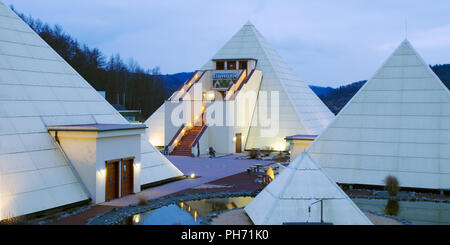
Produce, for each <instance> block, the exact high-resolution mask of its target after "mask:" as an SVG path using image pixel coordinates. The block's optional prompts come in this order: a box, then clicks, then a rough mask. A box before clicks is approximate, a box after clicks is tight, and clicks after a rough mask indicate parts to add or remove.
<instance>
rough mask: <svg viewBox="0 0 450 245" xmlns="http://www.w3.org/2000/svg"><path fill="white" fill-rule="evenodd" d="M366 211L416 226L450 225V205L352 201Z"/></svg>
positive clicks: (373, 200)
mask: <svg viewBox="0 0 450 245" xmlns="http://www.w3.org/2000/svg"><path fill="white" fill-rule="evenodd" d="M352 200H353V202H355V204H356V205H357V206H358V207H359V208H360V209H364V210H369V211H374V212H379V213H385V214H388V215H392V216H397V217H400V218H402V219H406V220H408V221H409V222H411V223H412V224H414V225H450V203H439V202H424V201H420V202H417V201H416V202H411V201H392V200H384V199H358V198H354V199H352Z"/></svg>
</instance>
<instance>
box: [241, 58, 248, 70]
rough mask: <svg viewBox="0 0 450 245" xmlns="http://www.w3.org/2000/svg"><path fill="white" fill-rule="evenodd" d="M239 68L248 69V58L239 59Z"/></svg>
mask: <svg viewBox="0 0 450 245" xmlns="http://www.w3.org/2000/svg"><path fill="white" fill-rule="evenodd" d="M239 70H247V61H246V60H240V61H239Z"/></svg>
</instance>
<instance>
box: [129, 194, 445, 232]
mask: <svg viewBox="0 0 450 245" xmlns="http://www.w3.org/2000/svg"><path fill="white" fill-rule="evenodd" d="M252 199H253V198H252V197H233V198H212V199H203V200H197V201H186V202H180V203H177V204H172V205H168V206H165V207H161V208H158V209H155V210H152V211H149V212H145V213H141V214H136V215H133V216H131V217H128V218H127V219H126V220H124V221H123V222H122V224H128V225H198V224H200V222H201V220H202V218H204V217H206V216H208V215H209V214H211V213H212V212H220V211H223V210H230V209H235V208H243V207H245V206H246V205H247V204H248V203H249V202H250V201H251V200H252ZM352 200H353V201H354V202H355V204H356V205H357V206H358V207H359V208H361V209H364V210H369V211H374V212H379V213H385V214H388V215H392V216H397V217H400V218H403V219H406V220H408V221H410V222H412V223H413V224H434V225H437V224H446V225H450V203H436V202H424V201H415V202H407V201H395V200H383V199H358V198H355V199H352Z"/></svg>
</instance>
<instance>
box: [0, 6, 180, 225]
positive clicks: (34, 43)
mask: <svg viewBox="0 0 450 245" xmlns="http://www.w3.org/2000/svg"><path fill="white" fill-rule="evenodd" d="M101 123H109V124H128V122H127V121H126V120H125V119H124V118H123V117H122V116H121V115H120V114H119V113H118V112H117V111H116V110H115V109H114V108H113V107H112V106H111V105H110V104H109V103H108V102H107V101H106V100H105V99H104V98H103V97H102V96H101V95H99V94H98V93H97V92H96V91H95V89H93V88H92V87H91V86H90V85H89V84H88V83H87V82H86V81H85V80H84V79H83V78H82V77H81V76H80V75H79V74H78V73H77V72H76V71H75V70H74V69H73V68H72V67H70V65H68V64H67V63H66V62H65V61H64V60H63V59H62V58H61V57H60V56H59V55H58V54H57V53H56V52H55V51H54V50H53V49H51V48H50V47H49V46H48V45H47V44H46V43H45V41H44V40H42V39H41V38H40V37H39V35H37V34H36V33H35V32H34V31H33V30H32V29H31V28H30V27H29V26H27V25H26V24H25V23H24V22H23V21H22V20H21V19H20V18H19V17H18V16H17V15H15V14H14V13H13V12H12V11H11V10H10V9H9V8H8V7H7V6H5V5H4V4H3V3H1V2H0V219H3V218H6V217H12V216H17V215H23V214H29V213H33V212H38V211H42V210H46V209H50V208H55V207H59V206H62V205H66V204H71V203H75V202H79V201H83V200H86V199H88V195H87V194H86V193H84V191H83V188H82V187H81V185H80V183H79V181H78V180H77V178H75V176H74V173H73V172H72V170H71V168H70V167H69V165H68V163H67V162H66V161H65V159H64V157H63V155H62V153H61V152H60V151H59V149H58V147H57V145H55V143H54V142H53V140H52V138H51V136H50V134H49V133H48V132H47V129H46V126H52V125H74V124H101ZM142 141H143V143H141V148H142V149H141V160H142V167H141V172H142V175H141V184H147V183H150V182H153V181H159V180H164V179H168V178H172V177H176V176H181V175H182V173H181V172H180V171H179V170H178V169H176V167H174V166H173V165H172V164H171V163H170V162H169V161H168V160H167V159H166V158H165V157H164V156H162V155H161V154H160V153H159V151H157V150H156V149H155V148H154V147H153V146H152V145H151V144H150V143H148V141H146V140H145V137H144V136H142Z"/></svg>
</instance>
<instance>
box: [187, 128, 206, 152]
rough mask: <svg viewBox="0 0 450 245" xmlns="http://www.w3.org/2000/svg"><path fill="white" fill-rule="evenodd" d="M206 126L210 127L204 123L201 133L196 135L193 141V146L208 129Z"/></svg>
mask: <svg viewBox="0 0 450 245" xmlns="http://www.w3.org/2000/svg"><path fill="white" fill-rule="evenodd" d="M206 128H208V126H206V124H204V125H203V126H202V129H201V131H200V133H199V134H198V135H197V136H196V137H195V140H194V141H193V142H192V144H191V147H193V146H195V145H196V144H197V143H198V141H199V140H200V138H201V137H202V135H203V133H204V132H205V131H206Z"/></svg>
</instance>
